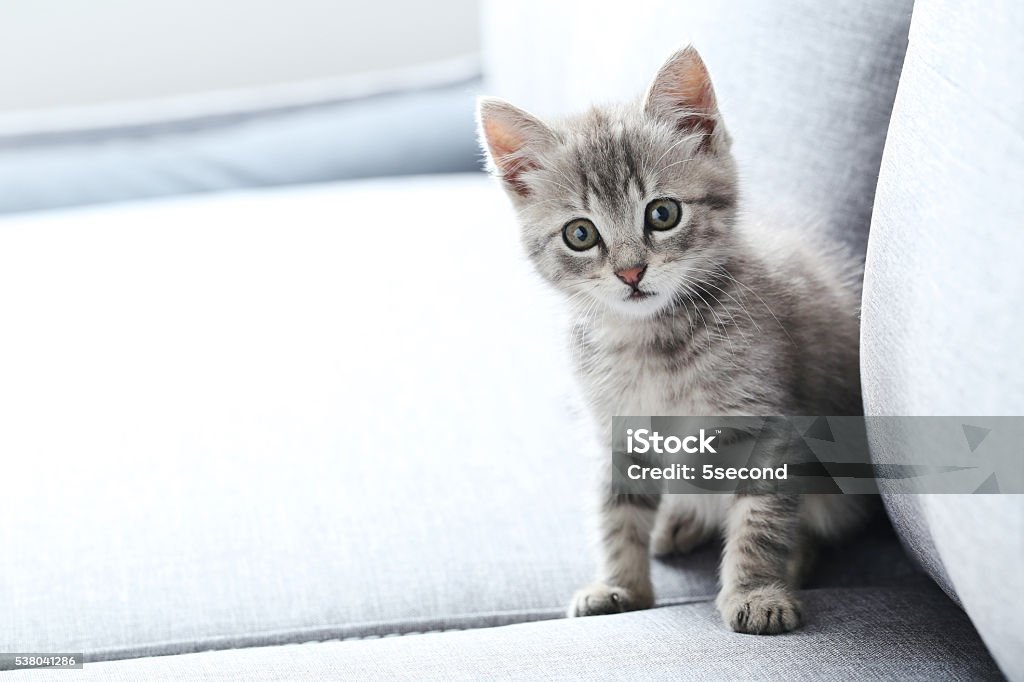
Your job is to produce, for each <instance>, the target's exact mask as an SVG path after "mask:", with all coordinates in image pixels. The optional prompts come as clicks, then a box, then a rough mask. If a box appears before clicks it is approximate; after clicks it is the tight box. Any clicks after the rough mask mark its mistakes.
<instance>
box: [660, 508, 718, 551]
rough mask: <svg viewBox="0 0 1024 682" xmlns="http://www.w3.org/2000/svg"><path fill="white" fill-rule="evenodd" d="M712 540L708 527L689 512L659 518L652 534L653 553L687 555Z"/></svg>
mask: <svg viewBox="0 0 1024 682" xmlns="http://www.w3.org/2000/svg"><path fill="white" fill-rule="evenodd" d="M709 539H710V533H708V530H707V527H706V526H705V525H704V523H703V522H702V521H701V520H700V519H699V518H697V514H696V513H695V512H693V511H690V510H687V511H684V512H678V513H675V512H673V513H670V514H666V515H665V516H659V517H658V520H657V522H656V523H655V524H654V531H653V532H652V533H651V551H653V552H654V555H655V556H667V555H669V554H686V553H688V552H690V551H692V550H693V549H695V548H697V547H699V546H700V545H702V544H704V543H705V542H707V541H708V540H709Z"/></svg>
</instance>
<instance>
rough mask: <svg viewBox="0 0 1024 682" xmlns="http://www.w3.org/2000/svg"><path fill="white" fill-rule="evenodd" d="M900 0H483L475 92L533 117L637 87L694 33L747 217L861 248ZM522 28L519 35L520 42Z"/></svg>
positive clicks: (625, 96)
mask: <svg viewBox="0 0 1024 682" xmlns="http://www.w3.org/2000/svg"><path fill="white" fill-rule="evenodd" d="M911 6H912V2H911V1H910V0H897V1H893V0H870V1H868V2H864V1H862V0H841V1H839V2H817V1H815V0H784V1H782V2H758V1H757V0H730V1H729V2H714V3H709V2H693V1H692V0H691V1H686V2H678V1H676V0H672V1H669V0H635V1H634V2H631V3H630V4H629V10H628V11H620V12H594V11H592V8H591V3H589V2H586V1H585V0H573V1H571V2H561V3H557V4H554V5H553V4H552V3H549V2H544V1H543V0H527V1H525V2H515V3H510V2H501V1H500V0H492V1H491V2H489V3H487V5H485V7H486V11H485V13H484V16H485V22H484V28H485V35H484V38H485V39H484V46H485V50H484V60H485V64H484V66H485V71H484V73H485V84H484V90H485V91H486V92H487V93H488V94H491V95H496V96H499V97H503V98H506V99H508V100H510V101H512V102H513V103H515V104H517V105H519V106H522V107H525V108H526V109H529V110H531V111H533V112H534V113H536V114H540V115H545V116H547V115H562V114H570V113H576V112H580V111H583V110H585V109H586V108H587V107H588V106H590V104H591V103H592V102H603V101H628V100H629V99H632V98H638V97H639V96H640V95H641V94H642V93H643V91H644V89H645V88H646V87H647V85H648V84H649V83H650V82H651V80H652V79H653V78H654V74H655V72H656V71H657V69H658V67H659V66H660V65H661V64H662V62H663V61H664V60H665V59H666V58H667V57H668V56H669V55H670V54H671V53H672V52H673V51H675V50H676V49H679V48H680V47H682V46H684V45H686V44H687V43H690V42H692V43H693V44H694V45H695V46H696V48H697V49H698V50H699V51H700V53H701V55H702V56H703V58H704V61H705V62H706V63H707V66H708V68H709V70H710V72H711V77H712V79H713V80H714V85H715V91H716V94H717V96H718V100H719V105H720V108H721V110H722V114H723V115H724V117H725V122H726V126H727V127H728V129H729V130H730V132H731V133H732V136H733V139H734V147H733V148H734V151H735V153H736V157H737V160H738V162H739V167H740V172H741V179H742V183H743V184H742V190H743V192H744V203H743V205H744V206H745V207H746V208H747V209H748V210H749V211H750V212H751V213H752V214H753V215H754V216H756V217H757V218H758V219H762V220H775V221H784V222H786V223H787V224H790V223H791V224H793V225H801V226H803V225H806V226H807V227H808V229H813V230H825V229H827V230H830V231H831V232H832V233H833V234H835V235H836V236H837V237H839V238H840V239H842V240H844V241H846V242H847V243H849V244H850V245H852V247H853V248H854V249H855V250H857V251H858V252H862V251H863V249H864V244H865V240H866V238H867V232H868V225H869V222H870V216H871V202H872V197H873V195H874V189H875V182H876V180H877V177H878V166H879V162H880V160H881V155H882V147H883V143H884V141H885V134H886V125H887V123H888V120H889V113H890V110H891V108H892V102H893V98H894V96H895V94H896V85H897V82H898V79H899V75H900V66H901V64H902V62H903V54H904V51H905V49H906V41H907V30H908V26H909V22H910V13H911ZM524 36H529V40H524Z"/></svg>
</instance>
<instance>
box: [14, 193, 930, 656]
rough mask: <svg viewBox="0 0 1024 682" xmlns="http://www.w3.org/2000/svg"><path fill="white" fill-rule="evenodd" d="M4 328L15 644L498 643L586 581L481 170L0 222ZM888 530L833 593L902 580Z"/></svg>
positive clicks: (553, 351) (699, 575) (833, 563)
mask: <svg viewBox="0 0 1024 682" xmlns="http://www.w3.org/2000/svg"><path fill="white" fill-rule="evenodd" d="M0 319H3V320H4V333H3V334H0V452H2V453H3V455H4V460H5V474H4V475H5V488H4V492H3V495H2V496H0V546H2V547H6V548H11V549H10V551H4V552H0V651H26V650H37V651H85V652H89V653H90V655H91V656H92V657H93V658H94V659H96V658H112V657H114V658H116V657H122V656H138V655H145V654H151V653H161V654H162V653H176V652H181V651H194V650H197V649H207V648H223V647H235V646H243V645H257V644H269V643H280V642H297V641H307V640H310V639H322V638H330V637H348V636H363V635H369V634H388V633H396V632H409V631H417V630H424V629H443V628H450V627H460V628H466V627H475V626H488V625H501V624H506V623H511V622H517V621H524V620H535V619H538V618H551V617H556V616H559V615H561V614H562V613H563V610H564V608H565V607H566V604H567V600H568V598H569V596H570V595H571V594H572V592H573V590H575V589H576V588H577V587H579V586H580V585H581V584H583V583H584V582H586V581H588V580H589V579H590V578H591V576H592V573H593V571H594V563H593V561H592V559H591V556H590V553H589V552H588V544H589V543H588V533H587V531H588V520H589V514H588V511H587V510H588V507H589V502H590V492H591V480H592V478H593V471H592V469H591V464H590V454H591V453H590V452H589V451H588V447H589V446H588V444H587V440H588V437H587V433H586V432H581V431H579V430H577V429H576V428H575V418H574V416H573V415H574V414H575V413H577V407H576V402H575V401H574V399H573V391H572V381H571V377H570V374H569V371H568V369H567V368H568V362H567V350H565V348H564V346H563V336H562V326H563V320H562V317H561V311H560V307H559V305H558V302H557V300H556V299H555V298H554V295H553V294H549V293H548V292H547V290H546V289H544V288H543V287H542V285H541V284H540V283H539V281H538V278H537V277H535V276H534V274H533V273H532V272H530V269H529V268H528V266H527V265H526V263H525V262H524V258H523V256H522V255H521V247H520V245H519V243H518V236H517V230H516V228H515V226H514V225H513V219H512V212H511V209H510V208H509V207H508V206H507V202H506V201H505V200H504V197H502V196H501V193H500V190H499V189H498V188H497V187H495V186H494V185H493V184H492V183H491V182H490V181H489V180H488V179H486V178H485V177H483V176H482V175H480V176H475V175H474V176H454V177H451V178H434V179H427V178H421V179H416V180H405V181H374V182H359V183H351V184H339V185H332V186H323V187H320V188H303V189H295V190H274V191H265V192H260V193H242V194H228V195H222V196H210V197H196V198H191V199H180V200H175V201H158V202H150V203H139V204H134V205H123V206H118V207H111V208H103V209H100V208H94V209H88V210H80V211H74V212H53V213H45V214H37V215H32V216H28V215H26V216H22V217H19V218H8V219H5V220H0ZM887 537H888V536H886V535H885V534H884V529H883V530H881V531H878V532H877V533H875V534H873V535H869V536H868V537H867V538H866V539H865V540H864V541H863V543H862V544H861V546H860V547H859V548H851V549H850V551H847V552H840V553H839V554H837V555H835V556H833V557H832V559H830V560H828V561H826V564H825V566H824V567H823V570H822V572H821V573H820V574H819V584H826V585H827V584H832V585H837V584H839V585H847V584H854V585H857V584H859V585H863V584H893V583H894V581H895V582H896V583H899V582H900V581H902V580H903V579H904V578H906V577H907V576H908V575H910V574H911V569H910V568H909V567H908V565H907V563H906V562H905V561H904V560H903V558H902V553H901V552H900V550H899V548H898V547H896V546H894V544H893V542H892V541H891V539H887ZM716 564H717V555H716V553H715V551H714V550H713V549H712V550H709V551H705V552H703V553H700V554H698V555H696V556H694V557H692V558H691V559H690V560H688V561H685V562H677V563H675V564H664V563H659V564H658V565H657V566H656V580H657V583H658V587H659V590H660V596H661V598H662V603H663V604H671V603H680V602H686V601H691V600H706V599H709V598H710V597H712V596H713V594H714V592H715V589H716V579H715V567H716Z"/></svg>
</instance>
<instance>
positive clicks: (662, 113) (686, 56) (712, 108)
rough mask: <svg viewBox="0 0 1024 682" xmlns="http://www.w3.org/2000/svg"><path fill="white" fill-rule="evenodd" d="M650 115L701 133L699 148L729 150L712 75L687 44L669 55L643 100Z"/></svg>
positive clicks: (684, 130) (692, 131) (678, 127)
mask: <svg viewBox="0 0 1024 682" xmlns="http://www.w3.org/2000/svg"><path fill="white" fill-rule="evenodd" d="M644 111H645V112H646V113H647V115H648V116H650V117H652V118H659V119H661V120H663V121H669V122H670V123H672V124H673V125H674V126H675V127H676V128H677V129H678V130H680V131H682V132H686V133H697V134H700V135H703V136H704V141H703V143H702V144H701V148H707V149H712V150H718V151H726V150H728V149H729V145H730V138H729V134H728V133H727V132H726V130H725V126H723V125H722V115H721V114H720V113H719V111H718V101H717V100H716V98H715V90H714V88H713V87H711V76H710V75H709V74H708V69H707V67H706V66H704V60H703V59H701V58H700V55H699V54H698V53H697V50H696V49H694V47H693V46H692V45H688V46H687V47H684V48H683V49H681V50H679V51H678V52H676V53H675V54H674V55H672V56H671V57H669V59H668V61H667V62H665V64H664V65H662V67H661V69H660V70H659V71H658V75H657V76H656V77H655V78H654V82H653V83H652V84H651V87H650V89H648V91H647V97H646V98H645V102H644Z"/></svg>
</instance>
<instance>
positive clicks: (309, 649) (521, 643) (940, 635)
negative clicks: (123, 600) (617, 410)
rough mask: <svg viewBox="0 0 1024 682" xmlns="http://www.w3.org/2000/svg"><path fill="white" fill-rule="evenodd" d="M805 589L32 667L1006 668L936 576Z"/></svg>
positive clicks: (262, 676) (372, 672) (424, 671)
mask: <svg viewBox="0 0 1024 682" xmlns="http://www.w3.org/2000/svg"><path fill="white" fill-rule="evenodd" d="M805 602H806V606H807V608H808V611H809V613H810V614H811V616H812V623H811V625H809V626H808V627H806V628H804V629H803V630H800V631H798V632H795V633H792V634H789V635H779V636H776V637H755V636H750V635H740V634H736V633H734V632H730V631H728V630H727V629H725V628H724V627H723V626H722V625H721V621H720V620H719V617H718V614H717V613H716V612H715V610H714V607H713V606H712V605H711V604H709V603H706V602H705V603H700V604H688V605H682V606H673V607H669V608H661V609H654V610H650V611H640V612H635V613H629V614H624V615H620V616H600V617H593V618H583V619H577V620H571V621H570V620H560V621H549V622H541V623H527V624H522V625H513V626H509V627H500V628H490V629H480V630H472V631H468V632H444V633H431V634H418V635H409V636H405V637H395V638H384V639H371V640H360V641H342V642H322V643H315V644H302V645H297V646H279V647H266V648H254V649H235V650H231V651H217V652H206V653H197V654H190V655H182V656H168V657H161V658H145V659H138V660H129V661H115V662H110V663H86V664H85V667H84V669H83V670H82V671H75V672H74V673H68V672H67V671H54V672H47V673H33V674H29V675H26V677H25V679H39V680H51V679H52V680H64V679H65V678H66V677H67V676H69V675H73V676H74V678H75V679H81V680H104V681H106V680H110V681H114V682H116V681H117V680H139V679H147V680H164V679H189V680H192V679H195V680H199V679H202V680H238V679H244V680H251V681H253V682H258V681H266V682H271V681H278V680H298V679H301V680H336V679H352V680H484V679H486V680H565V679H587V680H695V681H698V682H706V681H707V680H780V679H782V680H822V679H829V680H868V679H871V680H927V681H928V682H931V681H932V680H937V679H941V680H984V679H998V678H999V672H998V669H997V668H996V666H995V664H994V663H993V661H992V659H991V657H990V656H989V655H988V653H987V652H986V651H985V647H984V645H983V644H982V643H981V640H980V639H979V638H978V636H977V633H975V632H974V629H973V628H972V627H971V624H970V621H969V620H968V619H967V617H966V616H965V615H964V613H963V612H962V611H961V610H960V609H958V608H957V607H956V606H955V605H954V604H953V603H952V602H950V601H949V600H948V599H947V598H946V597H945V596H944V595H943V594H942V593H941V592H940V591H939V590H938V588H936V587H935V586H934V584H932V583H930V581H928V580H927V579H925V580H924V581H922V584H920V585H918V586H917V587H913V588H905V589H899V590H893V589H834V590H812V591H809V592H807V593H805ZM22 674H24V673H19V675H22ZM19 679H21V678H20V677H19Z"/></svg>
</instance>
